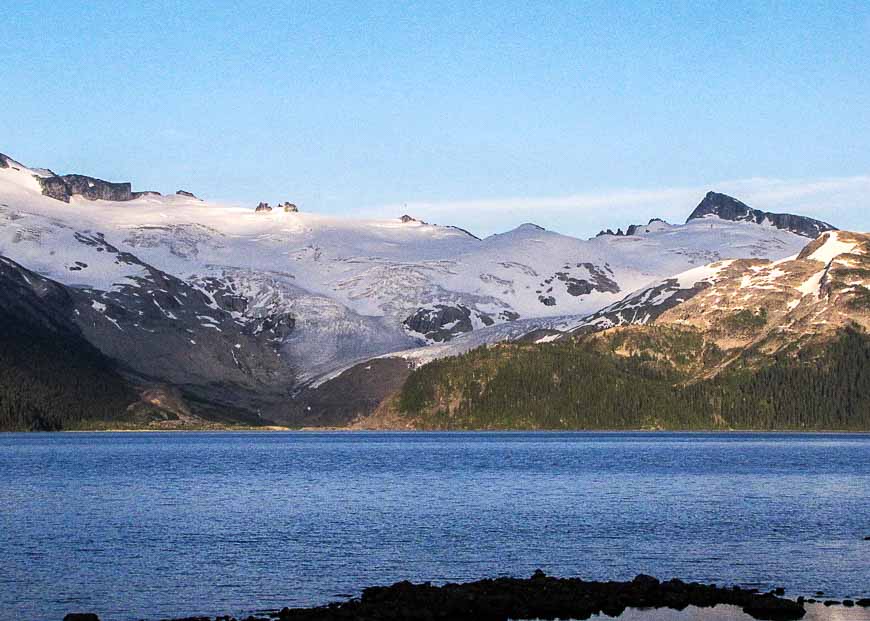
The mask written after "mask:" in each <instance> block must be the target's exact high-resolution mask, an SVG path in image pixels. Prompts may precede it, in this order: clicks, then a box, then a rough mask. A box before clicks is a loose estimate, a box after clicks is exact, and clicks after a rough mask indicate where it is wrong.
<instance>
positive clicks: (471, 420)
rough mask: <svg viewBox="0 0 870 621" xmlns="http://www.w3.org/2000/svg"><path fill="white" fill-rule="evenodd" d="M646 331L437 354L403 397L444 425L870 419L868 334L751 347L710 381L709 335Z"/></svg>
mask: <svg viewBox="0 0 870 621" xmlns="http://www.w3.org/2000/svg"><path fill="white" fill-rule="evenodd" d="M640 334H642V336H641V339H642V340H644V341H645V342H644V343H643V346H642V347H638V348H637V349H636V350H632V344H630V343H629V344H628V347H627V344H626V343H625V342H624V339H625V337H624V336H623V335H621V334H620V333H616V335H615V336H614V337H612V338H611V339H610V340H609V341H602V339H600V338H585V339H580V340H577V341H567V342H557V343H550V344H543V345H529V344H513V345H502V346H496V347H488V348H487V347H485V348H480V349H477V350H475V351H472V352H469V353H468V354H465V355H463V356H460V357H457V358H451V359H445V360H441V361H436V362H433V363H430V364H428V365H426V366H424V367H422V368H420V369H418V370H416V371H415V372H414V373H413V374H412V375H411V376H410V377H409V378H408V380H407V381H406V383H405V385H404V387H403V389H402V391H401V393H400V395H399V398H398V407H399V409H400V410H401V411H402V412H404V413H405V414H406V415H408V416H410V417H412V418H414V419H415V420H416V421H417V422H418V424H419V425H420V426H422V427H426V428H434V429H643V428H646V429H652V428H662V429H716V428H722V429H731V428H733V429H794V430H800V429H843V430H868V429H870V364H868V363H870V338H868V337H867V336H866V335H865V334H863V333H859V332H856V331H852V330H850V331H847V332H845V333H843V334H842V335H840V336H839V337H838V338H837V339H835V340H834V341H832V342H829V343H828V344H826V345H825V346H814V347H807V348H805V349H804V350H802V351H801V352H800V353H799V354H798V355H795V354H794V353H791V354H781V355H779V356H776V357H773V358H764V357H761V356H757V355H756V356H751V357H750V355H747V356H745V357H744V358H743V359H741V360H738V361H737V362H736V363H733V364H732V365H730V366H729V370H728V371H726V372H724V373H720V374H719V375H717V376H716V377H715V378H714V379H704V380H697V379H696V378H698V377H703V373H702V371H703V370H704V369H707V368H709V367H710V366H711V365H713V364H715V363H717V362H718V361H719V360H720V359H721V355H720V354H721V352H717V351H716V350H715V348H713V349H711V348H709V347H703V346H702V345H701V343H702V339H701V338H700V336H698V335H697V334H696V335H691V334H688V335H687V334H686V333H680V332H672V333H668V332H667V330H662V329H661V328H659V329H656V330H647V331H646V332H641V333H640ZM602 343H605V344H604V345H602ZM626 349H628V350H629V351H628V352H626ZM617 350H619V353H617ZM759 360H762V362H761V363H760V364H759Z"/></svg>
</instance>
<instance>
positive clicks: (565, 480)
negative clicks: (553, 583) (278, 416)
mask: <svg viewBox="0 0 870 621" xmlns="http://www.w3.org/2000/svg"><path fill="white" fill-rule="evenodd" d="M866 536H870V435H835V434H830V435H829V434H824V435H798V434H782V435H773V434H770V435H769V434H670V433H650V434H644V433H601V434H595V433H456V434H452V433H440V434H428V433H411V434H403V433H201V434H199V433H154V434H138V433H126V434H123V433H119V434H105V433H103V434H84V433H82V434H0V611H5V612H11V613H13V618H15V619H19V620H21V621H31V620H33V621H36V620H44V619H58V620H59V619H61V618H62V617H63V615H64V614H65V613H66V612H69V611H74V610H84V611H94V612H97V613H99V614H100V616H101V618H102V619H104V620H108V621H122V620H128V619H142V618H145V619H156V618H160V617H166V616H181V615H191V614H195V613H196V614H212V615H215V614H219V613H220V614H223V613H234V614H240V613H245V612H251V611H253V610H257V609H267V608H276V607H277V608H280V607H283V606H286V605H291V606H292V605H305V604H315V603H325V602H327V601H332V600H335V599H339V598H341V597H344V596H347V595H351V594H356V593H358V592H359V590H360V589H361V588H363V587H364V586H368V585H373V584H388V583H392V582H395V581H398V580H402V579H411V580H415V581H423V580H431V581H433V582H440V581H462V580H471V579H477V578H482V577H488V576H498V575H517V576H525V575H528V574H531V572H532V571H533V570H534V569H536V568H538V567H540V568H543V569H544V570H545V571H546V572H548V573H551V574H553V575H560V576H582V577H585V578H596V579H627V578H631V577H633V576H634V575H636V574H638V573H641V572H643V573H648V574H652V575H655V576H658V577H660V578H670V577H675V576H676V577H680V578H683V579H686V580H698V581H704V582H712V583H717V584H742V585H753V586H758V587H760V588H771V587H774V586H782V587H785V588H786V590H787V593H789V594H791V595H799V594H804V595H812V594H813V593H814V592H815V591H817V590H821V591H824V592H825V593H826V594H828V595H829V596H831V597H837V598H843V597H854V596H870V542H867V541H864V537H866ZM2 614H5V613H0V616H2Z"/></svg>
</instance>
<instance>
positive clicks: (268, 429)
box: [0, 425, 870, 435]
mask: <svg viewBox="0 0 870 621" xmlns="http://www.w3.org/2000/svg"><path fill="white" fill-rule="evenodd" d="M248 432H251V433H306V434H308V433H311V434H313V433H335V434H339V433H342V434H360V435H364V434H375V433H390V434H407V435H413V434H423V433H430V434H475V433H492V434H496V433H501V434H553V433H564V434H578V435H579V434H613V435H618V434H632V433H633V434H641V433H643V434H650V435H657V434H668V433H670V434H685V435H701V434H719V435H731V434H741V433H744V434H759V435H870V429H866V430H854V429H845V430H843V429H818V430H816V429H360V428H358V427H283V426H281V425H264V426H262V427H232V426H229V427H203V428H196V427H192V428H175V429H160V428H156V429H149V428H140V429H125V428H109V429H60V430H57V431H14V430H0V434H13V433H17V434H28V435H55V434H63V433H248Z"/></svg>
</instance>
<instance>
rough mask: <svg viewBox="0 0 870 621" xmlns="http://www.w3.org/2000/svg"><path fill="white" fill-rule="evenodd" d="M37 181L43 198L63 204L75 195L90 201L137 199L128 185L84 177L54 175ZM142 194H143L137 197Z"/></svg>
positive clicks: (39, 178)
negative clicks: (47, 197)
mask: <svg viewBox="0 0 870 621" xmlns="http://www.w3.org/2000/svg"><path fill="white" fill-rule="evenodd" d="M37 179H38V180H39V183H40V185H41V186H42V193H43V194H44V195H45V196H49V197H51V198H54V199H57V200H59V201H63V202H65V203H68V202H69V199H70V197H72V196H73V195H75V194H78V195H80V196H82V197H83V198H86V199H88V200H91V201H95V200H105V201H129V200H133V199H134V198H136V197H137V194H134V193H133V191H132V186H131V185H130V184H129V183H112V182H110V181H103V180H102V179H97V178H95V177H86V176H84V175H63V176H60V175H54V176H53V177H37ZM142 194H144V193H139V194H138V195H140V196H141V195H142Z"/></svg>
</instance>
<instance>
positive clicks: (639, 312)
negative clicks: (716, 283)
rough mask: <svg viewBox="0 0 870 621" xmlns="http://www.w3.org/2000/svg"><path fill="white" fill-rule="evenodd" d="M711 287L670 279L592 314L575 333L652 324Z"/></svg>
mask: <svg viewBox="0 0 870 621" xmlns="http://www.w3.org/2000/svg"><path fill="white" fill-rule="evenodd" d="M709 286H710V285H709V283H706V282H703V281H702V282H698V283H696V284H695V285H694V286H692V287H687V288H682V287H680V282H679V280H677V279H676V278H669V279H668V280H665V281H662V282H660V283H657V284H655V285H652V286H650V287H647V288H646V289H642V290H640V291H638V292H636V293H633V294H631V295H629V296H628V297H626V298H624V299H622V300H620V301H619V302H616V303H614V304H611V305H610V306H607V307H605V308H603V309H601V310H600V311H598V312H596V313H593V314H592V315H589V316H588V317H586V318H585V319H584V320H583V324H582V325H580V326H579V327H577V328H575V329H574V330H573V332H575V333H577V334H587V333H589V332H598V331H599V330H604V329H607V328H611V327H613V326H624V325H635V324H640V325H643V324H647V323H650V322H652V321H654V320H655V319H657V318H658V317H659V316H660V315H662V314H663V313H664V312H665V311H668V310H670V309H672V308H674V307H676V306H678V305H680V304H682V303H683V302H685V301H686V300H690V299H692V298H693V297H695V296H696V295H697V294H698V293H700V292H701V291H703V290H704V289H706V288H707V287H709Z"/></svg>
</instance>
